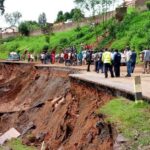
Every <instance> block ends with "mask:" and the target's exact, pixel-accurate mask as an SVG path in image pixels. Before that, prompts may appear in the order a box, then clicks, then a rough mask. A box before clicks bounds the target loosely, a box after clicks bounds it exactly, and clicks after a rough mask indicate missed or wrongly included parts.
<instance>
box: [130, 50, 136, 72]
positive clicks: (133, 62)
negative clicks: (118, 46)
mask: <svg viewBox="0 0 150 150" xmlns="http://www.w3.org/2000/svg"><path fill="white" fill-rule="evenodd" d="M136 58H137V54H136V52H135V51H134V50H133V51H132V54H131V72H132V73H134V69H135V64H136Z"/></svg>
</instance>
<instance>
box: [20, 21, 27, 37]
mask: <svg viewBox="0 0 150 150" xmlns="http://www.w3.org/2000/svg"><path fill="white" fill-rule="evenodd" d="M18 29H19V32H20V33H21V34H22V35H25V36H29V34H30V27H29V23H28V22H26V21H25V22H22V23H21V24H20V25H19V27H18Z"/></svg>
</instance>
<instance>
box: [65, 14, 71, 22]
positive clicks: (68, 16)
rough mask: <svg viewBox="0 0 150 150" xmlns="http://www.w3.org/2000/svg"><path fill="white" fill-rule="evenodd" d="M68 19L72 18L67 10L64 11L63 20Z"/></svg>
mask: <svg viewBox="0 0 150 150" xmlns="http://www.w3.org/2000/svg"><path fill="white" fill-rule="evenodd" d="M69 19H72V18H71V15H70V13H69V12H65V13H64V21H67V20H69Z"/></svg>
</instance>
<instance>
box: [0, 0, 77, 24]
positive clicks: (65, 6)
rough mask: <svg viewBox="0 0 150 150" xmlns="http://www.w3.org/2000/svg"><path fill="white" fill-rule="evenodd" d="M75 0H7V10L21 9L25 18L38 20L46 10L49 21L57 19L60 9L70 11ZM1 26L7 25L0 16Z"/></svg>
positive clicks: (9, 11) (8, 11)
mask: <svg viewBox="0 0 150 150" xmlns="http://www.w3.org/2000/svg"><path fill="white" fill-rule="evenodd" d="M73 1H74V0H5V3H4V4H5V12H6V13H11V12H14V11H19V12H21V13H22V16H23V17H22V19H23V20H38V16H39V14H40V13H42V12H45V13H46V16H47V20H48V22H53V21H55V19H56V16H57V13H58V11H60V10H62V11H64V12H66V11H70V10H71V9H72V8H74V7H75V4H74V2H73ZM0 26H6V24H5V21H4V18H2V17H0Z"/></svg>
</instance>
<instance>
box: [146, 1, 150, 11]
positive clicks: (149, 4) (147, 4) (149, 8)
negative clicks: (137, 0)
mask: <svg viewBox="0 0 150 150" xmlns="http://www.w3.org/2000/svg"><path fill="white" fill-rule="evenodd" d="M146 6H147V8H148V10H150V2H149V1H147V2H146Z"/></svg>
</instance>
